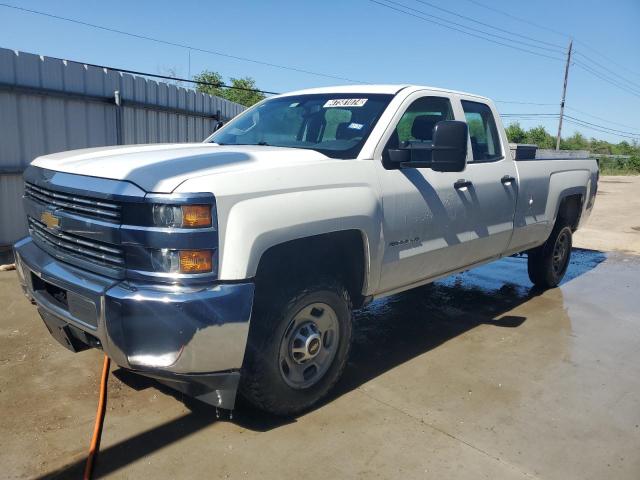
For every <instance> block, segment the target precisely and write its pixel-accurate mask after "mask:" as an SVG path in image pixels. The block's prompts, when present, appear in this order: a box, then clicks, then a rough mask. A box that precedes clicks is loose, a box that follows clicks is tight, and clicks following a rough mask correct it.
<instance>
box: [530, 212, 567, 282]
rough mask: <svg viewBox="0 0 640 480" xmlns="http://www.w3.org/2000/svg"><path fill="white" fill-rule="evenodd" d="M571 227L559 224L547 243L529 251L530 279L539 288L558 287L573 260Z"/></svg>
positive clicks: (554, 228)
mask: <svg viewBox="0 0 640 480" xmlns="http://www.w3.org/2000/svg"><path fill="white" fill-rule="evenodd" d="M571 246H572V232H571V227H569V226H568V225H566V224H563V223H558V224H556V225H555V227H553V231H552V232H551V235H550V236H549V238H548V239H547V241H546V242H545V243H543V244H542V245H540V246H539V247H537V248H534V249H533V250H530V251H529V254H528V261H527V267H528V271H529V279H530V280H531V281H532V282H533V284H534V285H535V286H537V287H540V288H543V289H547V288H554V287H557V286H558V284H559V283H560V282H561V281H562V278H563V277H564V274H565V273H566V272H567V267H568V266H569V261H570V260H571Z"/></svg>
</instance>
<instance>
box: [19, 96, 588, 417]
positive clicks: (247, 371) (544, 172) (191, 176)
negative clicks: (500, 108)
mask: <svg viewBox="0 0 640 480" xmlns="http://www.w3.org/2000/svg"><path fill="white" fill-rule="evenodd" d="M516 157H517V155H516V156H513V155H512V152H511V150H510V148H509V144H508V141H507V137H506V134H505V131H504V128H503V126H502V124H501V121H500V118H499V116H498V115H497V113H496V109H495V106H494V104H493V102H491V101H490V100H488V99H487V98H483V97H479V96H476V95H470V94H466V93H459V92H452V91H448V90H440V89H435V88H428V87H420V86H396V85H379V86H375V85H371V86H348V87H333V88H320V89H313V90H304V91H299V92H293V93H288V94H284V95H278V96H275V97H271V98H268V99H266V100H264V101H263V102H261V103H259V104H257V105H256V106H254V107H252V108H251V109H249V110H247V111H246V112H244V113H243V114H241V115H240V116H238V117H237V118H235V119H234V120H232V121H231V122H229V123H228V124H227V125H224V126H223V127H222V128H220V129H219V130H218V131H216V132H215V133H214V134H213V135H212V136H211V137H209V138H208V139H207V140H206V141H205V142H204V143H201V144H175V145H144V146H140V145H132V146H124V147H105V148H93V149H86V150H77V151H72V152H63V153H57V154H53V155H47V156H43V157H40V158H37V159H36V160H34V161H33V162H32V164H31V166H30V167H29V169H28V170H27V171H26V173H25V181H26V184H25V205H26V209H27V212H28V223H29V229H30V236H29V237H27V238H25V239H23V240H21V241H20V242H18V243H17V244H16V246H15V252H16V258H17V262H18V271H19V274H20V280H21V282H22V284H23V287H24V289H25V292H26V293H27V295H28V296H29V297H30V298H31V299H32V300H33V301H34V303H36V304H37V306H38V310H39V311H40V314H41V315H42V317H43V319H44V321H45V323H46V325H47V327H48V328H49V330H50V332H51V333H52V334H53V335H54V336H55V337H56V338H57V339H58V340H59V341H60V342H61V343H63V344H64V345H66V346H67V347H69V348H70V349H72V350H74V351H78V350H82V349H84V348H88V347H96V348H101V349H103V350H104V351H105V353H107V354H108V355H109V356H110V357H111V358H112V359H113V360H114V361H115V362H116V363H117V364H118V365H120V366H122V367H123V368H127V369H130V370H133V371H136V372H139V373H140V374H143V375H148V376H152V377H155V378H158V379H159V380H161V381H162V382H165V383H167V384H169V385H172V386H173V387H175V388H177V389H180V390H181V391H183V392H186V393H188V394H189V395H193V396H195V397H197V398H199V399H201V400H203V401H206V402H209V403H211V404H213V405H216V406H219V407H223V408H233V406H234V401H235V396H236V391H237V390H238V389H239V391H240V392H241V393H242V395H244V396H245V397H246V398H247V399H248V400H249V401H250V402H252V403H253V404H254V405H256V406H257V407H259V408H261V409H264V410H267V411H270V412H273V413H276V414H282V415H289V414H296V413H299V412H301V411H304V410H305V409H308V408H310V407H311V406H313V405H314V404H316V403H317V402H318V400H319V399H321V398H322V397H323V396H324V395H325V394H326V393H327V392H328V391H329V390H330V389H331V387H332V386H333V385H334V384H335V383H336V381H337V380H338V379H339V377H340V374H341V373H342V370H343V368H344V366H345V363H346V360H347V356H348V353H349V348H350V343H351V336H352V326H351V310H352V309H353V308H358V307H360V306H362V305H363V304H365V303H367V302H369V301H371V300H372V299H375V298H379V297H384V296H386V295H391V294H393V293H396V292H400V291H403V290H407V289H410V288H413V287H416V286H419V285H423V284H426V283H429V282H432V281H434V280H436V279H438V278H441V277H444V276H447V275H451V274H453V273H456V272H460V271H463V270H466V269H469V268H473V267H475V266H478V265H482V264H484V263H487V262H491V261H494V260H497V259H499V258H502V257H504V256H508V255H512V254H515V253H518V252H527V253H528V257H529V259H528V264H529V275H530V277H531V280H532V282H533V283H534V284H536V285H539V286H540V287H543V288H549V287H554V286H556V285H558V283H559V282H560V281H561V279H562V277H563V275H564V273H565V271H566V269H567V265H568V263H569V258H570V252H571V236H572V233H573V232H574V231H575V230H576V229H577V228H578V226H579V225H580V224H581V223H582V222H584V221H585V220H586V219H587V217H588V215H589V213H590V211H591V209H592V207H593V204H594V200H595V195H596V187H597V180H598V167H597V164H596V161H595V160H589V159H575V158H572V159H553V160H542V159H535V158H528V159H525V158H522V159H520V158H516Z"/></svg>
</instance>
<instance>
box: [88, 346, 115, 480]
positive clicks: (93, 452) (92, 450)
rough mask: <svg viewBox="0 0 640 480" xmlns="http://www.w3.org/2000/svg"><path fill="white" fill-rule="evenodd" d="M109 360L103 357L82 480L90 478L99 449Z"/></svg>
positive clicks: (105, 403)
mask: <svg viewBox="0 0 640 480" xmlns="http://www.w3.org/2000/svg"><path fill="white" fill-rule="evenodd" d="M110 365H111V360H110V359H109V357H107V355H106V354H105V356H104V364H103V367H102V378H101V379H100V397H99V398H98V412H97V413H96V423H95V425H94V426H93V436H92V437H91V446H90V447H89V455H88V456H87V463H86V464H85V466H84V475H83V477H82V478H83V479H84V480H89V479H90V478H91V473H92V472H93V464H94V463H95V459H96V457H97V456H98V449H99V448H100V437H101V436H102V425H103V423H104V413H105V411H106V408H107V380H109V366H110Z"/></svg>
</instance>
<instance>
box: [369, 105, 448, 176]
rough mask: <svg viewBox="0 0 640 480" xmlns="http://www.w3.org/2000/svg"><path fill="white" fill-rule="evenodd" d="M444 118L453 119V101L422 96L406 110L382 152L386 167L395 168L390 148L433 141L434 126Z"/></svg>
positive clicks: (426, 143) (415, 146) (408, 146)
mask: <svg viewBox="0 0 640 480" xmlns="http://www.w3.org/2000/svg"><path fill="white" fill-rule="evenodd" d="M442 120H453V109H452V108H451V102H450V101H449V99H448V98H445V97H421V98H418V99H417V100H415V101H414V102H413V103H412V104H411V105H409V107H408V108H407V109H406V110H405V112H404V114H403V115H402V117H401V118H400V121H399V122H398V125H397V126H396V129H395V130H394V132H393V133H392V134H391V137H390V138H389V141H388V142H387V145H386V146H385V148H384V151H383V154H382V162H383V165H384V167H385V168H393V166H392V165H391V162H390V160H389V153H388V152H389V149H395V148H420V146H429V145H431V144H432V141H433V127H435V125H436V123H438V122H440V121H442Z"/></svg>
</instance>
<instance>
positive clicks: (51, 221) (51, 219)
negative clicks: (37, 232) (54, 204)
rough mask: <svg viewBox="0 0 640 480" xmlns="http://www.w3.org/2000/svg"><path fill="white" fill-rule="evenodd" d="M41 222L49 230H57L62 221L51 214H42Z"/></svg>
mask: <svg viewBox="0 0 640 480" xmlns="http://www.w3.org/2000/svg"><path fill="white" fill-rule="evenodd" d="M40 220H41V221H42V223H44V224H45V225H46V226H47V228H57V227H58V226H59V225H60V219H59V218H58V217H56V216H55V215H54V214H53V213H51V212H47V211H45V212H42V215H40Z"/></svg>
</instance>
